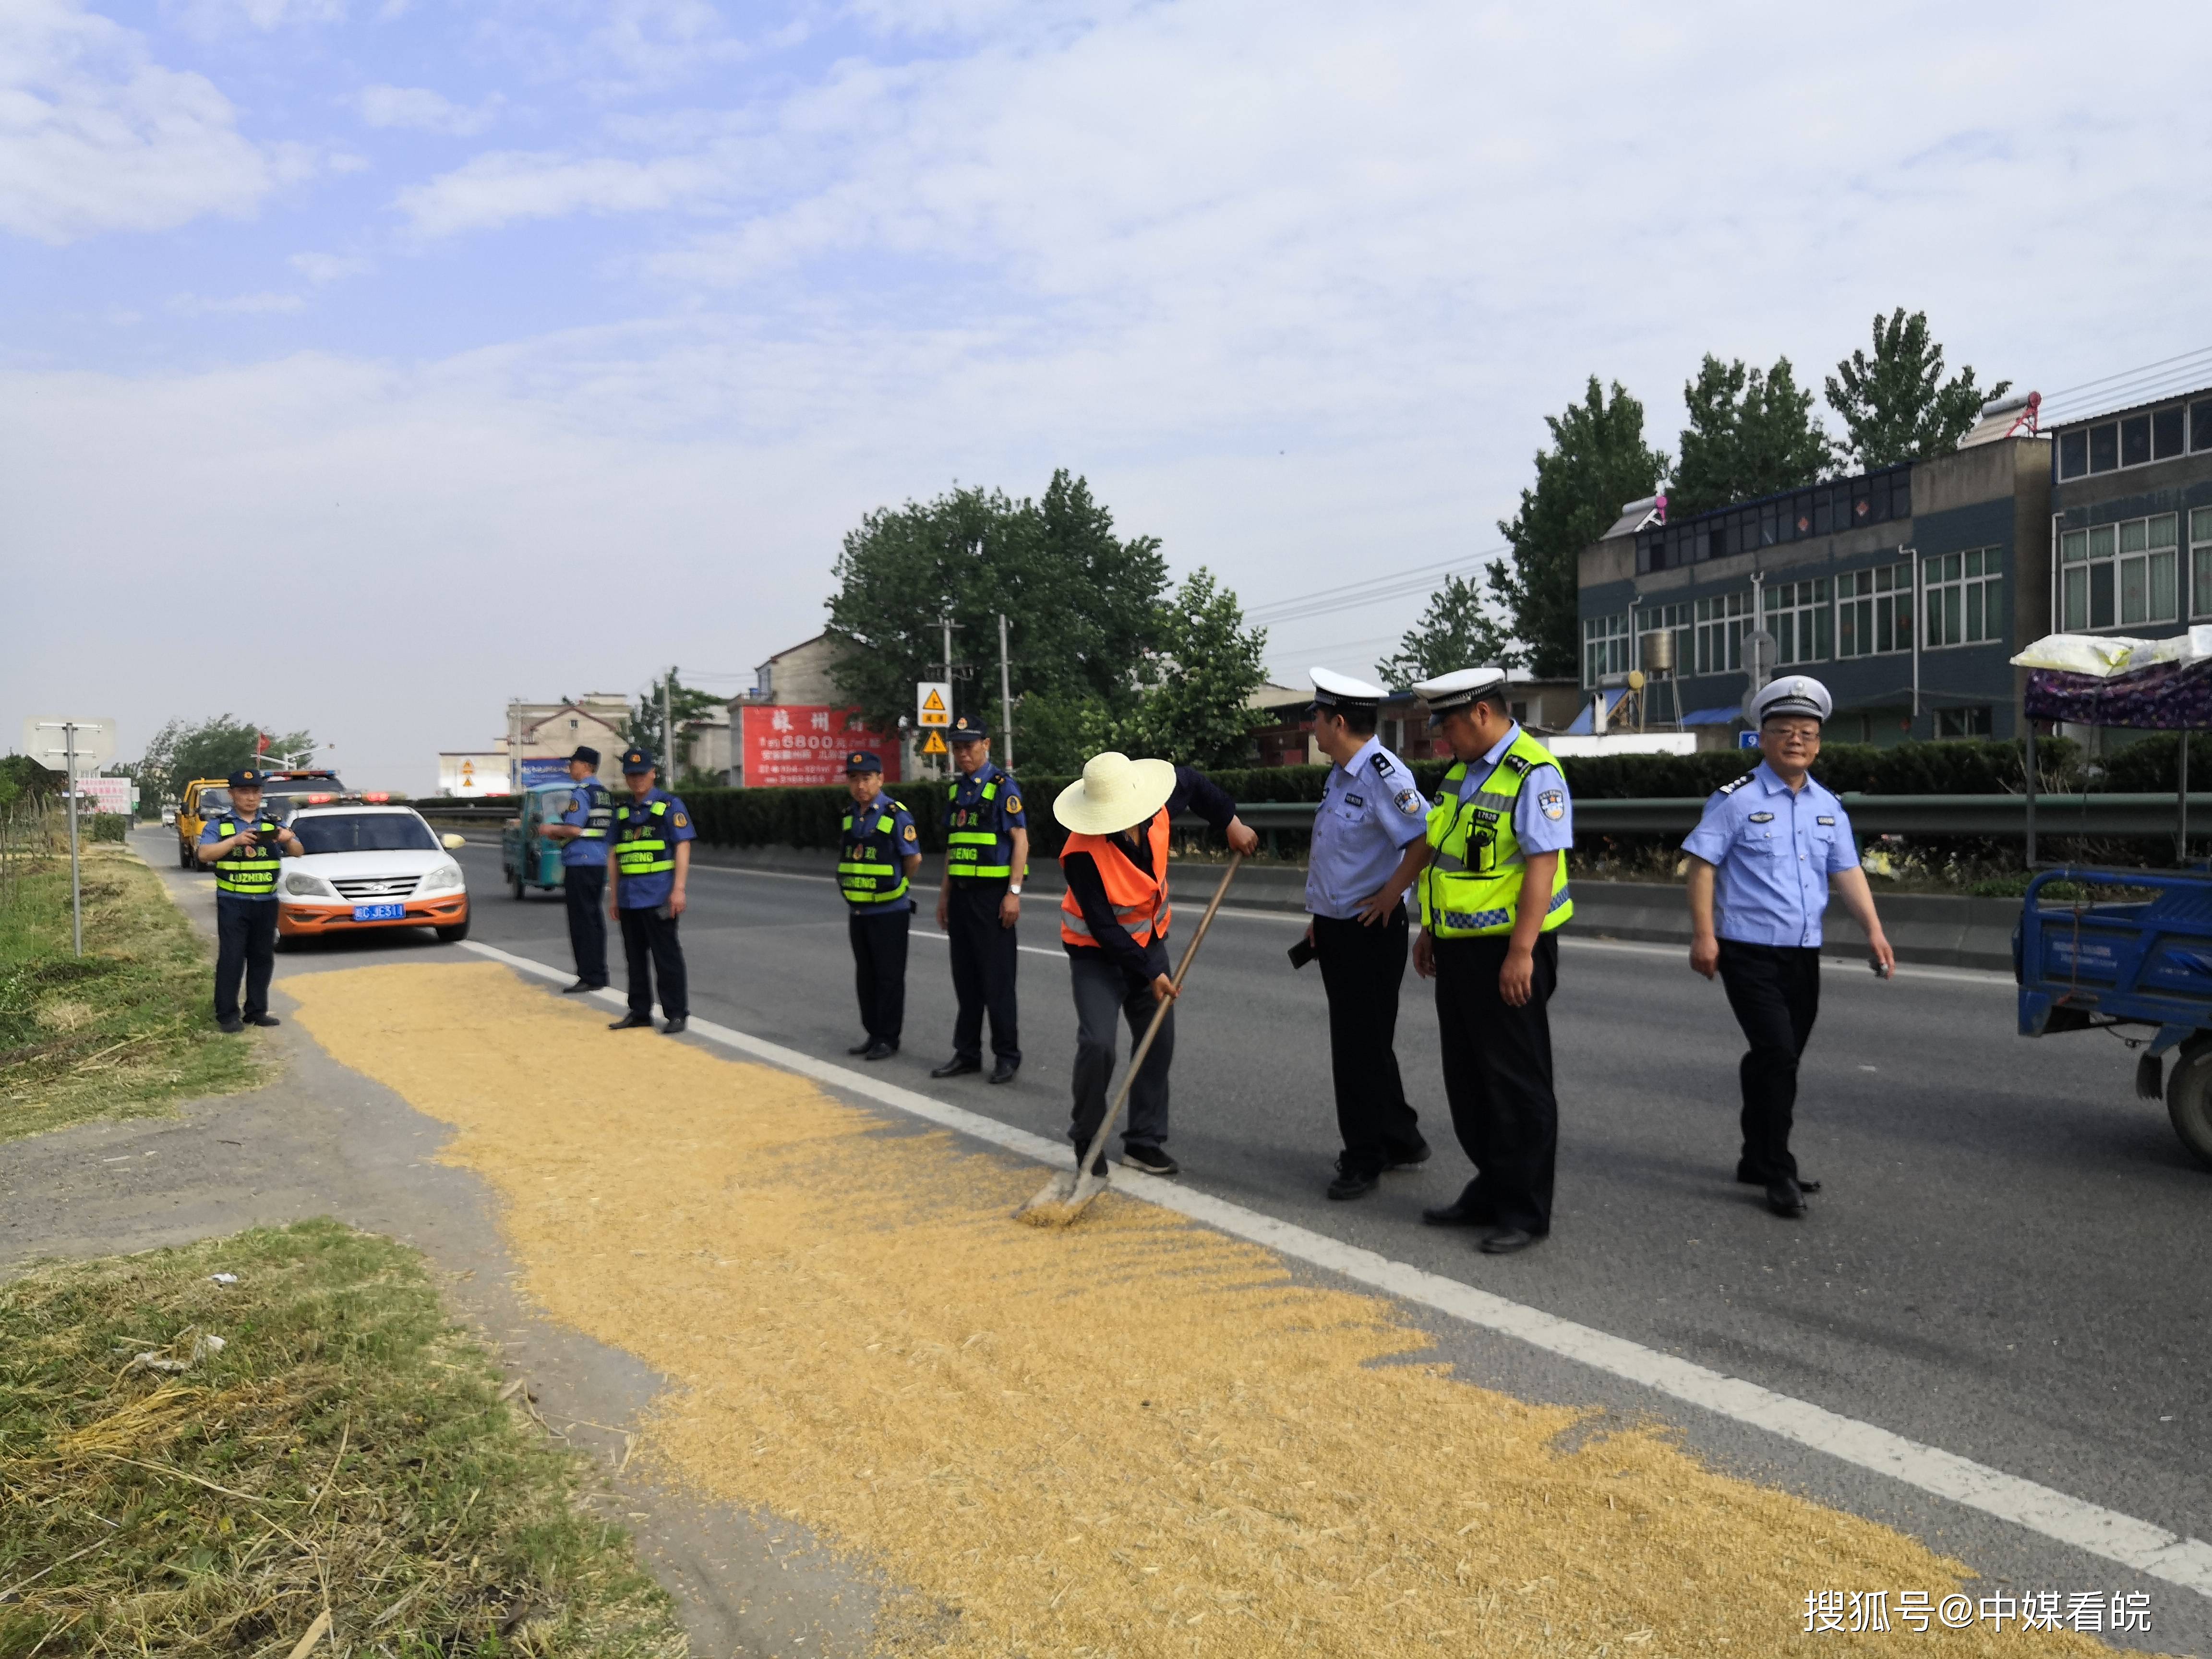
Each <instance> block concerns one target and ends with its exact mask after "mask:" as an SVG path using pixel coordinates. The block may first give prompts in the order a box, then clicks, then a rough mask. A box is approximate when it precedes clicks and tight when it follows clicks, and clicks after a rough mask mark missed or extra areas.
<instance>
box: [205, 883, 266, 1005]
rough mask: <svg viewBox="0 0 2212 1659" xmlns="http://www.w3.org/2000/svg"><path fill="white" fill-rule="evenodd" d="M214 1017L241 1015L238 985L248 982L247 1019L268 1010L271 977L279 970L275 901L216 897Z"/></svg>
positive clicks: (224, 895) (219, 895) (227, 896)
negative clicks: (277, 968) (240, 982)
mask: <svg viewBox="0 0 2212 1659" xmlns="http://www.w3.org/2000/svg"><path fill="white" fill-rule="evenodd" d="M215 939H216V949H215V1017H216V1018H217V1019H220V1020H233V1019H236V1018H239V1017H240V1009H239V1006H238V986H239V981H240V980H243V981H245V982H246V1007H245V1010H244V1014H245V1018H247V1019H258V1018H261V1016H262V1015H264V1014H265V1013H267V1012H269V976H270V975H271V974H272V973H274V972H276V900H275V899H246V898H234V897H233V896H230V895H229V894H228V893H217V894H216V896H215Z"/></svg>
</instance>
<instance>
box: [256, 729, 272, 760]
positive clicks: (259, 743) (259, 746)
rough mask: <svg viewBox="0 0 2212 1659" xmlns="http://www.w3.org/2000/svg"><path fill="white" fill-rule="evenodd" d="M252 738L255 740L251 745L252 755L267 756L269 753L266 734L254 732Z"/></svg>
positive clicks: (267, 735)
mask: <svg viewBox="0 0 2212 1659" xmlns="http://www.w3.org/2000/svg"><path fill="white" fill-rule="evenodd" d="M253 736H254V739H255V741H254V744H253V752H254V754H255V755H257V756H260V755H265V754H267V753H268V752H269V734H268V733H267V732H255V733H254V734H253Z"/></svg>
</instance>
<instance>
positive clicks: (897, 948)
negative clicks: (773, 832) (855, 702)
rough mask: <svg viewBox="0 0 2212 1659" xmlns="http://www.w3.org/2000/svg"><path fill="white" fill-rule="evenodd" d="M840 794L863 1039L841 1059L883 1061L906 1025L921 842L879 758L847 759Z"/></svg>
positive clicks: (842, 865) (842, 863) (840, 880)
mask: <svg viewBox="0 0 2212 1659" xmlns="http://www.w3.org/2000/svg"><path fill="white" fill-rule="evenodd" d="M845 787H846V788H847V790H848V791H849V792H850V793H851V794H852V797H853V804H852V805H850V806H848V807H847V808H846V809H845V821H844V823H843V824H842V826H841V829H840V833H839V836H838V839H837V889H838V891H840V892H841V893H842V894H843V895H844V896H845V903H846V905H847V907H848V915H847V919H846V923H845V929H846V935H847V937H848V939H850V940H851V941H852V945H853V979H854V987H855V988H856V989H857V990H858V991H859V992H860V1029H861V1030H863V1031H865V1032H866V1033H867V1035H866V1036H864V1037H862V1038H861V1039H860V1042H856V1043H854V1045H853V1046H852V1047H851V1048H848V1049H847V1050H846V1051H845V1052H846V1053H847V1054H858V1055H860V1058H861V1059H863V1060H889V1059H890V1057H891V1056H892V1055H893V1054H896V1053H897V1052H898V1047H899V1032H900V1030H902V1028H903V1027H904V1025H905V1024H906V945H907V928H908V924H909V923H910V922H911V921H913V919H914V896H913V895H912V894H911V893H910V892H909V891H908V887H909V886H910V885H911V884H912V883H913V881H914V875H915V871H917V870H919V869H921V836H918V835H916V834H915V827H914V817H913V815H912V814H911V813H909V812H908V811H907V810H906V808H905V807H903V806H902V805H899V804H898V802H896V801H895V800H893V799H891V798H890V796H889V795H887V794H885V793H884V763H883V761H882V759H881V757H878V756H876V755H872V754H871V753H869V752H868V751H867V750H865V749H860V750H854V752H853V753H851V754H849V755H848V756H846V757H845Z"/></svg>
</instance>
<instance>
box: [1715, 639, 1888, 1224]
mask: <svg viewBox="0 0 2212 1659" xmlns="http://www.w3.org/2000/svg"><path fill="white" fill-rule="evenodd" d="M1832 706H1833V705H1832V702H1830V700H1829V696H1828V689H1827V687H1826V686H1825V685H1822V684H1820V681H1818V680H1816V679H1814V678H1812V677H1811V676H1809V675H1806V674H1790V675H1786V676H1784V678H1781V679H1778V680H1776V681H1774V682H1773V683H1772V684H1770V685H1767V686H1765V687H1762V688H1761V689H1760V690H1759V695H1758V696H1755V697H1754V698H1753V700H1752V711H1751V712H1752V717H1753V719H1754V720H1757V721H1758V723H1759V753H1760V754H1761V755H1762V756H1764V757H1765V758H1764V759H1762V760H1761V761H1760V762H1759V765H1758V767H1757V768H1756V769H1754V770H1753V771H1751V772H1749V773H1747V774H1746V775H1744V776H1742V777H1740V778H1738V779H1737V780H1736V781H1735V782H1734V783H1731V784H1729V785H1727V786H1726V787H1723V788H1722V789H1721V790H1719V791H1718V792H1717V793H1715V794H1714V796H1713V797H1712V799H1710V800H1708V801H1707V802H1706V803H1705V817H1703V818H1701V819H1699V823H1698V827H1697V828H1696V829H1693V830H1692V831H1691V832H1690V838H1689V839H1688V840H1687V841H1686V842H1683V843H1682V850H1683V851H1684V852H1685V853H1687V854H1689V855H1690V880H1689V887H1690V934H1691V943H1690V966H1691V967H1692V968H1693V969H1696V970H1697V971H1698V972H1699V973H1701V974H1703V975H1705V977H1706V978H1707V979H1711V978H1712V976H1713V975H1714V974H1716V973H1718V974H1719V975H1720V979H1721V983H1722V985H1723V986H1724V987H1726V988H1727V991H1728V1000H1729V1007H1730V1008H1732V1009H1734V1010H1735V1019H1736V1024H1739V1025H1741V1027H1742V1028H1743V1035H1744V1036H1745V1039H1746V1040H1747V1041H1748V1042H1750V1044H1751V1048H1750V1051H1749V1052H1748V1053H1747V1054H1745V1055H1744V1057H1743V1064H1742V1065H1741V1066H1740V1067H1739V1068H1738V1074H1739V1076H1740V1078H1741V1083H1742V1087H1743V1152H1742V1155H1741V1158H1738V1160H1737V1162H1736V1166H1735V1178H1736V1179H1737V1180H1738V1181H1741V1182H1744V1183H1745V1184H1747V1185H1748V1186H1753V1187H1764V1188H1765V1189H1766V1204H1767V1207H1768V1208H1769V1209H1771V1210H1772V1211H1773V1212H1774V1213H1775V1214H1777V1215H1779V1216H1802V1215H1803V1214H1804V1213H1805V1194H1807V1193H1816V1192H1818V1191H1820V1182H1817V1181H1804V1180H1801V1179H1800V1178H1799V1176H1798V1174H1797V1160H1796V1158H1795V1157H1794V1156H1793V1155H1792V1154H1791V1152H1790V1119H1791V1116H1792V1114H1793V1112H1794V1110H1795V1109H1796V1102H1797V1061H1798V1059H1799V1057H1800V1056H1801V1055H1802V1054H1804V1052H1805V1042H1806V1039H1807V1038H1808V1037H1810V1036H1812V1035H1813V1021H1814V1018H1815V1017H1817V1016H1818V1014H1819V1013H1820V915H1821V913H1822V912H1823V911H1824V910H1826V908H1827V906H1828V890H1829V887H1830V885H1831V884H1833V886H1834V888H1835V890H1836V891H1837V892H1838V894H1840V895H1841V896H1842V897H1843V901H1844V905H1845V907H1846V908H1848V909H1849V910H1850V913H1851V915H1852V917H1853V919H1854V920H1856V921H1857V922H1858V924H1859V926H1860V927H1862V928H1863V929H1864V930H1865V932H1866V936H1867V944H1868V945H1869V948H1870V949H1871V951H1872V952H1873V956H1874V967H1875V972H1876V973H1878V974H1880V975H1881V976H1882V977H1883V978H1885V979H1887V978H1888V977H1889V975H1890V972H1891V970H1892V969H1893V968H1894V967H1895V966H1896V963H1897V957H1896V956H1895V954H1894V953H1893V951H1891V950H1890V948H1889V940H1888V939H1887V936H1886V935H1885V934H1884V933H1882V930H1881V918H1880V917H1879V916H1877V915H1875V908H1874V894H1873V892H1872V891H1871V890H1869V888H1868V886H1867V878H1866V872H1865V871H1863V870H1862V869H1861V868H1859V853H1858V843H1857V840H1856V839H1854V837H1853V836H1852V834H1851V821H1850V817H1849V815H1847V814H1846V813H1845V812H1844V806H1843V803H1842V802H1841V801H1839V800H1838V799H1836V798H1835V796H1833V795H1832V794H1830V793H1828V791H1827V790H1826V788H1824V787H1821V785H1820V783H1818V782H1817V781H1814V778H1813V777H1812V775H1811V772H1810V769H1811V767H1812V765H1813V763H1814V761H1816V760H1818V759H1819V758H1820V726H1821V724H1822V722H1824V721H1825V720H1826V719H1827V718H1828V714H1829V712H1830V710H1831V708H1832ZM1716 905H1717V906H1718V908H1719V911H1720V915H1719V919H1718V921H1716V920H1715V918H1714V915H1713V912H1714V908H1715V907H1716Z"/></svg>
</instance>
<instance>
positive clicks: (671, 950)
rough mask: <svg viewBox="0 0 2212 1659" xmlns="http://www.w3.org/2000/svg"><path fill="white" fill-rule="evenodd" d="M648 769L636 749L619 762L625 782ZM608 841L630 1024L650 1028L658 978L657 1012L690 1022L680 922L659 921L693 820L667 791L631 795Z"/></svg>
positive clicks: (691, 837) (665, 918)
mask: <svg viewBox="0 0 2212 1659" xmlns="http://www.w3.org/2000/svg"><path fill="white" fill-rule="evenodd" d="M652 769H653V757H651V756H649V755H647V753H646V752H645V751H644V750H641V749H632V750H629V751H627V752H626V753H625V754H624V755H623V774H624V775H626V776H627V775H635V774H636V773H639V772H649V771H651V770H652ZM698 833H699V832H698V831H697V830H696V829H693V828H692V827H691V814H690V812H689V811H686V810H685V808H684V802H683V800H682V799H681V798H679V797H678V796H675V795H671V794H670V793H668V792H667V791H666V790H665V789H659V788H654V789H649V790H647V792H646V793H644V794H643V795H642V796H639V795H635V794H633V795H632V796H631V797H630V798H629V799H628V800H625V801H623V803H621V805H618V806H617V807H616V809H615V813H614V821H613V823H612V824H611V835H610V836H609V840H610V842H611V847H612V854H611V856H612V859H613V862H614V868H615V876H616V881H615V904H616V908H617V911H618V912H619V914H620V918H621V922H622V939H623V962H624V965H625V966H626V967H627V968H628V969H629V1012H630V1018H632V1019H644V1020H647V1021H648V1022H649V1021H650V1020H651V1018H652V1017H653V981H654V980H655V979H656V978H658V979H659V985H660V1012H661V1013H662V1014H663V1015H664V1016H665V1018H667V1019H668V1020H669V1021H670V1022H671V1023H673V1022H675V1021H678V1020H688V1019H689V1018H690V1017H691V995H690V978H689V976H688V975H687V973H686V971H685V969H684V945H683V944H682V942H681V941H680V940H679V939H678V938H677V934H676V927H677V923H678V921H679V920H680V918H679V917H677V916H674V915H664V914H663V913H662V912H663V909H664V907H665V906H666V904H667V903H668V898H669V895H670V894H671V893H672V892H674V891H675V890H676V844H677V843H678V842H684V841H691V840H695V839H696V837H697V836H698Z"/></svg>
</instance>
